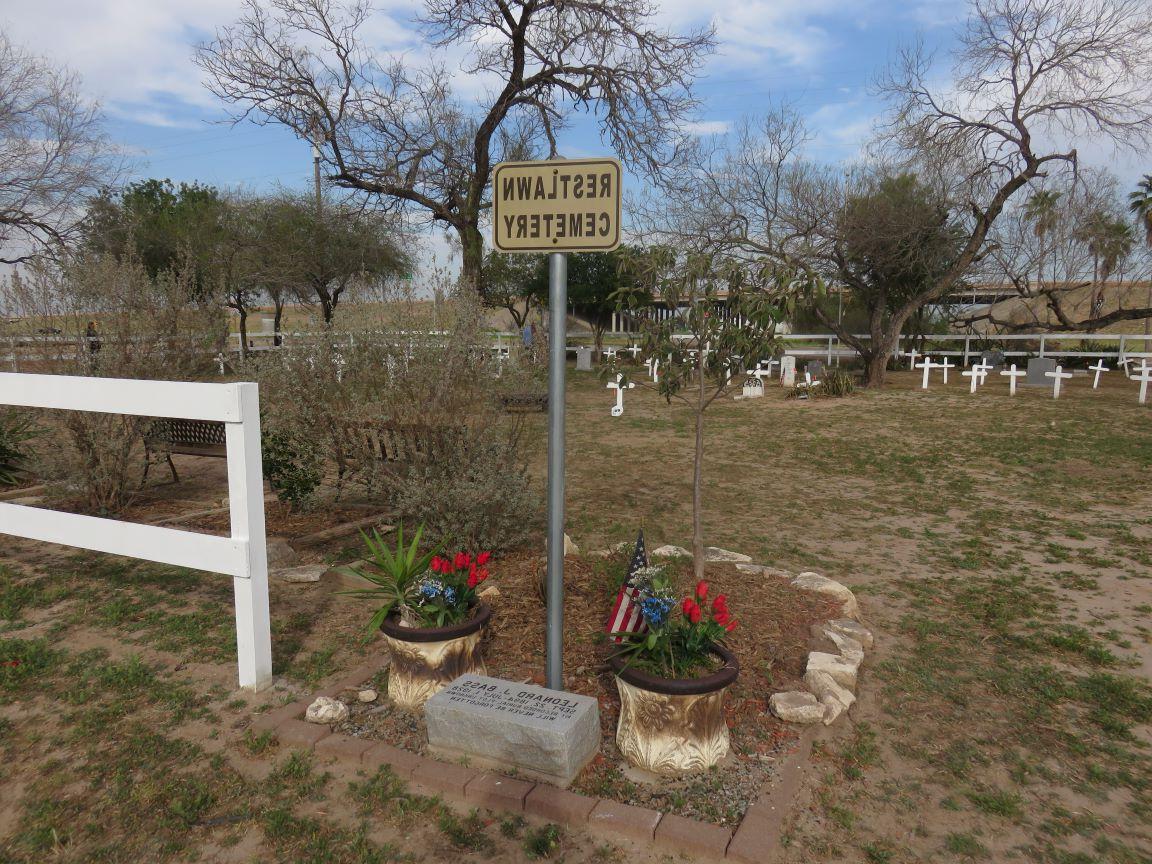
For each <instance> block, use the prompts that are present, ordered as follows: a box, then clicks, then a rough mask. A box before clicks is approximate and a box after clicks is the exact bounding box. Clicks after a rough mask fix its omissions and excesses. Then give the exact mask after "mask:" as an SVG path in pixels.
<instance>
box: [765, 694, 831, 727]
mask: <svg viewBox="0 0 1152 864" xmlns="http://www.w3.org/2000/svg"><path fill="white" fill-rule="evenodd" d="M768 707H769V708H771V709H772V713H773V714H775V715H776V716H777V717H779V718H780V719H781V720H783V721H785V722H787V723H819V722H820V721H821V720H823V719H824V706H823V705H821V704H820V700H818V699H817V698H816V697H815V696H813V695H812V694H811V693H808V692H806V691H804V690H793V691H791V692H788V693H773V694H772V698H771V699H769V700H768Z"/></svg>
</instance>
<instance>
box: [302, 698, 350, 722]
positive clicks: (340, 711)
mask: <svg viewBox="0 0 1152 864" xmlns="http://www.w3.org/2000/svg"><path fill="white" fill-rule="evenodd" d="M304 719H305V720H307V721H308V722H309V723H319V724H324V725H328V724H331V723H339V722H340V721H341V720H347V719H348V706H347V705H345V704H344V703H343V702H341V701H340V700H339V699H333V698H331V697H329V696H317V697H316V701H315V702H313V703H312V704H311V705H309V706H308V710H307V711H306V712H304Z"/></svg>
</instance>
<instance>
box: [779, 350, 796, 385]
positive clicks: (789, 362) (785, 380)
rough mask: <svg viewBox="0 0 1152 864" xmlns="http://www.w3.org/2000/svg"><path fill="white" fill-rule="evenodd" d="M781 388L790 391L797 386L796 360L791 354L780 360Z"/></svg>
mask: <svg viewBox="0 0 1152 864" xmlns="http://www.w3.org/2000/svg"><path fill="white" fill-rule="evenodd" d="M780 386H781V387H787V388H789V389H791V388H793V387H795V386H796V358H795V357H793V356H792V355H790V354H785V355H784V356H783V357H782V358H780Z"/></svg>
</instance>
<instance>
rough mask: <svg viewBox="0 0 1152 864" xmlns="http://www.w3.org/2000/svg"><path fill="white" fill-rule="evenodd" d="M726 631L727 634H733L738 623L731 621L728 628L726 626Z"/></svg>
mask: <svg viewBox="0 0 1152 864" xmlns="http://www.w3.org/2000/svg"><path fill="white" fill-rule="evenodd" d="M724 629H725V630H726V631H727V632H729V633H731V632H732V631H733V630H735V629H736V622H735V621H729V622H728V626H726V627H725V628H724Z"/></svg>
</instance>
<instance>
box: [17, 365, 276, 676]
mask: <svg viewBox="0 0 1152 864" xmlns="http://www.w3.org/2000/svg"><path fill="white" fill-rule="evenodd" d="M0 405H14V406H18V407H23V408H49V409H59V410H66V411H95V412H100V413H105V414H130V415H135V416H144V417H178V418H182V419H187V420H213V421H220V422H223V423H224V424H225V425H224V429H225V441H226V443H227V448H228V503H229V507H230V510H231V520H232V533H231V536H230V537H215V536H212V535H208V534H197V533H194V532H191V531H178V530H175V529H172V528H161V527H157V526H154V525H140V524H136V523H133V522H120V521H117V520H115V519H99V518H96V517H94V516H79V515H76V514H73V513H60V512H58V511H55V510H46V509H43V508H40V507H28V506H24V505H18V504H8V503H3V502H0V534H9V535H12V536H14V537H25V538H28V539H31V540H41V541H44V542H48V543H62V544H64V545H67V546H76V547H79V548H81V549H91V550H93V551H96V552H108V553H110V554H113V555H125V556H129V557H132V558H142V559H144V560H146V561H157V562H159V563H161V564H171V565H174V566H178V567H190V568H194V569H197V570H208V571H211V572H213V573H221V574H223V575H225V576H231V577H232V586H233V591H234V594H235V601H236V652H237V659H238V666H239V679H240V686H241V687H251V688H258V687H261V686H263V685H264V684H266V683H267V682H268V681H270V680H271V677H272V635H271V621H270V617H269V607H268V554H267V539H266V537H265V528H264V477H263V471H262V467H261V456H260V401H259V390H258V387H257V385H256V384H197V383H186V382H179V381H136V380H126V379H119V378H83V377H71V376H64V375H26V374H17V373H9V372H2V373H0Z"/></svg>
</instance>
